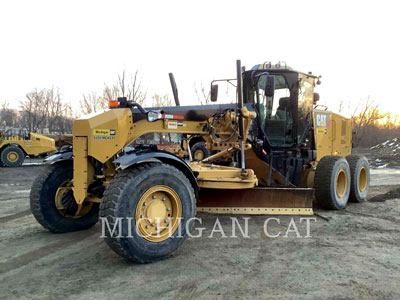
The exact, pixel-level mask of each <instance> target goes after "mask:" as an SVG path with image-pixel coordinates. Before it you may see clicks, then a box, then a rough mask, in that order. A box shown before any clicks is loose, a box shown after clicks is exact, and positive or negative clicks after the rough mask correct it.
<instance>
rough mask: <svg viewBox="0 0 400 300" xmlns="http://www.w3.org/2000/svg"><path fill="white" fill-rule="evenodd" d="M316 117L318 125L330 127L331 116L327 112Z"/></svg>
mask: <svg viewBox="0 0 400 300" xmlns="http://www.w3.org/2000/svg"><path fill="white" fill-rule="evenodd" d="M316 119H317V127H320V128H327V127H328V121H329V118H328V115H327V114H317V115H316Z"/></svg>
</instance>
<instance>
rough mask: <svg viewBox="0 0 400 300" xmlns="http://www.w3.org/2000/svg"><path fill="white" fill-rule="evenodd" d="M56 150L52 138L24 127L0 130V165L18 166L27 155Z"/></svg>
mask: <svg viewBox="0 0 400 300" xmlns="http://www.w3.org/2000/svg"><path fill="white" fill-rule="evenodd" d="M53 151H56V147H55V142H54V140H53V139H51V138H49V137H46V136H44V135H41V134H37V133H32V132H29V131H28V130H26V129H20V130H14V129H9V130H5V131H0V167H19V166H21V165H22V163H23V162H24V160H25V156H27V155H30V156H32V155H46V154H47V153H49V152H53Z"/></svg>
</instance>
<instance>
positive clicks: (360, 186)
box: [346, 155, 370, 203]
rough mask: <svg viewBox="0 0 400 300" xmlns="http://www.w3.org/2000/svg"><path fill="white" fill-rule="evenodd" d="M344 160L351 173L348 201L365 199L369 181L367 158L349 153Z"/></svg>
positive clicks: (359, 201)
mask: <svg viewBox="0 0 400 300" xmlns="http://www.w3.org/2000/svg"><path fill="white" fill-rule="evenodd" d="M346 160H347V162H348V163H349V166H350V174H351V185H350V197H349V201H351V202H357V203H361V202H364V201H365V200H366V199H367V195H368V189H369V181H370V174H369V163H368V160H367V158H366V157H365V156H358V155H349V156H347V157H346Z"/></svg>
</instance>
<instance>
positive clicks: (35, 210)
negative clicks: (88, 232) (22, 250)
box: [30, 162, 99, 232]
mask: <svg viewBox="0 0 400 300" xmlns="http://www.w3.org/2000/svg"><path fill="white" fill-rule="evenodd" d="M72 176H73V169H72V164H70V163H68V162H64V163H58V164H54V165H49V166H48V167H47V168H46V169H45V170H44V171H43V172H42V173H41V174H39V176H38V177H36V179H35V181H34V182H33V185H32V188H31V193H30V205H31V210H32V214H33V216H34V217H35V219H36V220H37V221H38V222H39V223H40V224H41V225H42V226H43V227H45V228H47V229H49V230H50V231H53V232H71V231H77V230H82V229H87V228H90V227H92V226H93V225H95V224H96V223H97V222H98V220H99V204H98V203H93V204H91V205H92V207H91V209H90V210H89V211H88V212H87V213H86V214H85V215H83V216H81V217H70V216H63V215H62V214H61V213H60V212H59V210H58V209H57V207H56V202H55V197H56V193H57V190H58V189H59V187H60V186H61V185H62V184H63V183H65V182H66V181H68V180H71V179H72ZM73 201H75V200H74V199H73Z"/></svg>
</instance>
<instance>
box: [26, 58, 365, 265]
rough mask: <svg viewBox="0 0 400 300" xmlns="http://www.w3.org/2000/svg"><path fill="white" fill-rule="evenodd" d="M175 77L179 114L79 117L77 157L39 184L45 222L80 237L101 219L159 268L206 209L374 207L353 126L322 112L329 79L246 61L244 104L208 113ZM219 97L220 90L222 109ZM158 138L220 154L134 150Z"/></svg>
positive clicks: (240, 74)
mask: <svg viewBox="0 0 400 300" xmlns="http://www.w3.org/2000/svg"><path fill="white" fill-rule="evenodd" d="M170 78H171V83H172V88H173V92H174V97H175V101H176V104H177V105H176V106H174V107H166V108H162V109H161V108H160V109H155V108H154V109H147V110H146V109H144V108H142V107H141V106H140V105H138V104H137V103H133V102H131V101H128V100H127V99H126V98H120V99H119V100H118V101H112V102H110V108H111V109H110V110H109V111H107V112H104V113H100V114H98V115H95V116H90V117H83V118H80V119H78V120H76V121H75V123H74V128H73V150H72V151H68V150H67V151H62V152H60V153H58V154H56V155H55V156H53V157H52V158H51V159H52V160H53V161H54V162H53V164H52V165H50V166H49V168H48V169H47V170H46V171H45V173H44V174H41V175H40V176H38V177H37V179H36V180H35V182H34V184H33V186H32V189H31V195H30V198H31V209H32V212H33V214H34V216H35V218H36V219H37V220H38V222H39V223H40V224H42V225H43V226H44V227H46V228H48V229H49V230H51V231H54V232H68V231H73V230H80V229H85V228H88V227H90V226H93V225H94V224H95V223H97V222H98V216H99V214H100V216H101V217H102V218H103V219H102V220H103V222H105V224H107V226H109V227H108V228H109V229H110V230H108V231H106V236H107V238H106V241H107V243H108V245H109V246H110V247H111V248H112V249H113V250H114V251H115V252H117V253H118V254H120V255H122V256H124V257H127V258H129V259H131V260H133V261H136V262H152V261H156V260H160V259H163V258H166V257H168V256H169V255H171V254H172V253H174V251H175V250H176V249H177V248H178V247H179V246H180V245H181V244H182V242H183V241H184V239H185V238H186V236H187V233H188V230H190V228H191V226H192V225H193V224H192V222H191V219H192V218H193V217H194V216H195V214H196V209H197V210H200V211H205V212H211V213H230V214H235V213H238V214H303V215H307V214H312V213H313V211H312V202H313V199H314V197H313V195H314V193H315V200H316V202H317V203H318V204H319V205H321V206H322V207H324V208H327V209H342V208H344V207H345V206H346V204H347V202H348V200H351V201H355V202H362V201H364V200H365V199H366V196H367V193H368V186H369V166H368V161H367V160H366V159H365V157H358V156H353V155H351V136H352V128H351V122H350V120H348V119H346V118H344V117H341V116H339V115H337V114H334V113H331V112H329V111H327V110H324V109H317V106H316V103H317V101H318V98H319V96H318V94H315V93H314V86H315V85H316V84H319V77H317V76H314V75H311V74H306V73H302V72H298V71H295V70H293V69H291V68H288V67H286V66H282V65H275V66H272V65H271V64H269V63H266V64H262V65H256V66H255V67H253V68H252V69H251V70H249V71H244V69H243V68H242V66H241V63H240V61H237V76H236V88H237V102H236V104H225V105H207V106H179V99H178V92H177V89H176V84H175V80H174V79H173V76H170ZM230 81H232V80H230ZM215 82H217V81H215ZM215 82H214V83H215ZM217 94H218V85H216V84H213V83H212V85H211V98H212V101H216V100H217ZM151 132H158V133H181V134H183V135H184V137H185V136H186V137H187V136H192V137H193V136H200V137H201V138H202V140H203V141H204V145H203V146H204V147H205V148H206V149H207V150H208V151H209V152H210V153H211V154H212V155H210V156H208V157H204V158H202V159H201V160H200V161H195V160H193V157H191V155H190V157H189V161H184V160H183V159H182V158H180V157H178V156H175V155H173V154H171V153H169V152H166V151H159V150H157V147H155V146H154V145H149V146H147V147H146V146H143V147H137V148H136V149H133V150H128V151H124V147H126V146H127V145H129V144H131V143H132V142H133V141H135V140H136V139H137V138H139V137H140V136H142V135H144V134H146V133H151ZM187 145H188V146H187V147H188V154H190V153H191V150H190V143H187Z"/></svg>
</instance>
